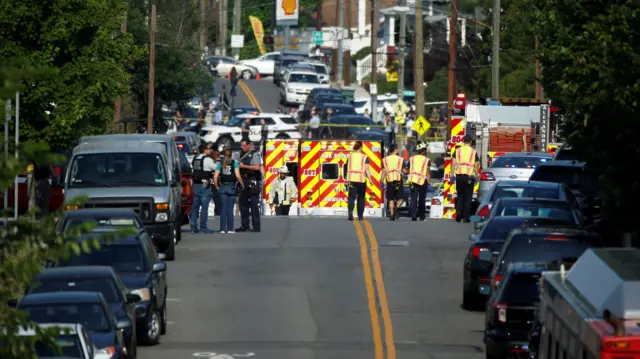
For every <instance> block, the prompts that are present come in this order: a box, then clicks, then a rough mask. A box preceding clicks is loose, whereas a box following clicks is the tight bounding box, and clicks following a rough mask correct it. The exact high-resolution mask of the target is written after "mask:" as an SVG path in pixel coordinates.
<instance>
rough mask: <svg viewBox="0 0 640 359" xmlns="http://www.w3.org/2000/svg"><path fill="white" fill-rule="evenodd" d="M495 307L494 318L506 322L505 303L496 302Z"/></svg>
mask: <svg viewBox="0 0 640 359" xmlns="http://www.w3.org/2000/svg"><path fill="white" fill-rule="evenodd" d="M493 306H494V308H495V309H496V319H498V322H500V323H505V324H506V323H507V303H501V302H497V303H495V304H494V305H493Z"/></svg>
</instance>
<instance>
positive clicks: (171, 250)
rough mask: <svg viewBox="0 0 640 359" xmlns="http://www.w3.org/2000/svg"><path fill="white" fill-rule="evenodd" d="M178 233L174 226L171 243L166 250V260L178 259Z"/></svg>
mask: <svg viewBox="0 0 640 359" xmlns="http://www.w3.org/2000/svg"><path fill="white" fill-rule="evenodd" d="M176 233H177V231H176V229H175V227H174V229H173V233H172V234H171V238H170V239H169V245H168V246H167V249H165V251H164V255H165V260H167V261H173V260H175V259H176Z"/></svg>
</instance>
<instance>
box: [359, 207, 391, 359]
mask: <svg viewBox="0 0 640 359" xmlns="http://www.w3.org/2000/svg"><path fill="white" fill-rule="evenodd" d="M364 227H365V228H366V229H367V234H368V235H369V241H370V242H371V259H372V261H373V273H374V275H375V278H376V288H377V289H378V299H379V300H380V308H381V309H382V322H383V323H384V339H385V344H386V346H387V359H395V358H396V344H395V342H394V338H393V325H392V323H391V311H390V310H389V302H388V301H387V291H386V289H385V287H384V280H383V278H382V266H381V265H380V255H379V253H378V240H377V239H376V235H375V234H374V233H373V228H372V227H371V223H369V221H367V220H364Z"/></svg>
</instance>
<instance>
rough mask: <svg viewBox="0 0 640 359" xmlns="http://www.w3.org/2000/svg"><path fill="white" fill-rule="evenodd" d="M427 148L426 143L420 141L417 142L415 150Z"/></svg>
mask: <svg viewBox="0 0 640 359" xmlns="http://www.w3.org/2000/svg"><path fill="white" fill-rule="evenodd" d="M426 149H427V143H426V142H424V141H420V142H418V145H417V146H416V151H422V150H426Z"/></svg>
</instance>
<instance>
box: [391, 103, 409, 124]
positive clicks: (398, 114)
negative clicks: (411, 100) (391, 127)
mask: <svg viewBox="0 0 640 359" xmlns="http://www.w3.org/2000/svg"><path fill="white" fill-rule="evenodd" d="M407 110H409V107H408V106H407V105H406V104H405V103H404V101H402V99H398V101H397V102H396V103H395V104H394V105H393V113H394V114H395V119H396V123H398V124H403V123H404V114H405V113H406V112H407Z"/></svg>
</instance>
